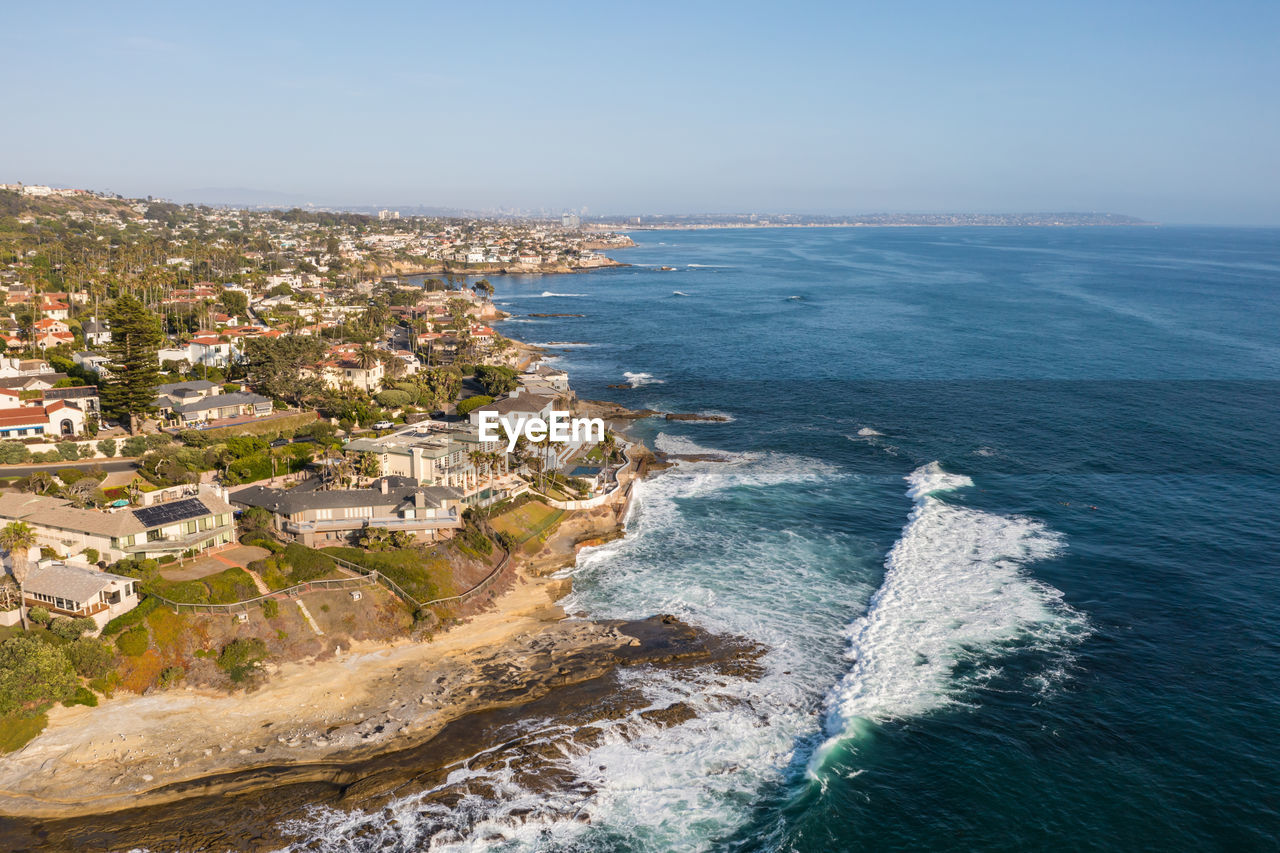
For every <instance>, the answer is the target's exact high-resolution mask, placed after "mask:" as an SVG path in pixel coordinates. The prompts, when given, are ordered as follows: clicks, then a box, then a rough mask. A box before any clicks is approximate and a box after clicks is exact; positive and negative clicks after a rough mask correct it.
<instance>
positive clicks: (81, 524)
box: [0, 484, 235, 562]
mask: <svg viewBox="0 0 1280 853" xmlns="http://www.w3.org/2000/svg"><path fill="white" fill-rule="evenodd" d="M193 490H194V493H193ZM167 491H169V490H167ZM153 494H154V493H153ZM11 521H25V522H26V523H27V524H29V525H30V526H31V528H32V530H33V531H34V532H35V535H36V544H38V545H43V546H46V547H49V548H52V549H53V550H54V551H56V552H58V553H63V554H79V553H81V552H83V551H84V550H85V549H87V548H92V549H94V550H95V551H97V552H98V554H99V556H100V557H101V558H102V559H104V560H106V561H108V562H115V561H116V560H119V559H122V558H124V557H140V558H145V557H156V558H159V557H163V556H165V555H174V556H177V555H180V554H185V553H198V552H200V551H206V550H208V549H210V548H214V547H217V546H219V545H225V544H227V543H229V542H231V541H233V540H234V539H235V523H234V521H233V519H232V509H231V506H230V505H229V504H228V503H227V502H226V501H225V500H224V499H223V493H222V490H221V489H219V488H218V487H217V486H211V485H208V484H201V485H200V486H199V487H186V490H185V491H184V492H180V493H178V494H177V495H176V496H175V497H174V498H173V499H172V500H167V501H163V502H160V503H153V504H151V505H149V506H143V507H136V508H133V509H120V510H115V511H102V510H95V509H79V508H77V507H75V506H72V504H71V502H70V501H68V500H64V499H63V498H52V497H47V496H43V495H32V494H27V493H25V492H10V493H7V494H3V495H0V527H2V526H4V525H5V524H8V523H9V522H11Z"/></svg>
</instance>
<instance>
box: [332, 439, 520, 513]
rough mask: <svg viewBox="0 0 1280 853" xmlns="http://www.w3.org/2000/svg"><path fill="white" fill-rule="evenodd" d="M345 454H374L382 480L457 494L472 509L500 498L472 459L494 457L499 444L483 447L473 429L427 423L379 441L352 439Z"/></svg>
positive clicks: (487, 472) (487, 443) (483, 442)
mask: <svg viewBox="0 0 1280 853" xmlns="http://www.w3.org/2000/svg"><path fill="white" fill-rule="evenodd" d="M345 449H346V450H348V451H352V452H356V453H371V454H373V455H374V456H375V457H377V459H378V463H379V470H380V471H381V472H382V474H383V475H386V476H397V477H407V478H410V479H412V480H415V481H416V482H417V483H419V484H420V485H424V486H447V487H449V488H453V489H458V490H459V491H460V492H461V493H462V494H463V495H464V497H465V500H466V502H467V503H468V504H476V503H479V504H485V503H488V502H490V501H491V500H492V499H493V497H494V495H495V493H496V492H495V490H494V489H493V483H492V480H493V478H492V477H489V476H486V475H487V474H489V473H490V472H489V471H487V470H486V471H485V472H484V473H482V472H481V470H480V469H478V468H477V467H476V464H475V462H474V461H473V460H472V458H471V453H472V452H473V451H480V452H481V453H493V452H496V451H498V450H499V443H498V442H496V441H481V440H480V430H479V428H478V427H476V426H475V425H473V424H466V423H463V424H457V423H443V422H441V421H423V422H421V423H417V424H414V425H412V426H409V427H406V428H404V429H401V430H398V431H396V432H393V433H391V434H389V435H384V436H382V437H380V438H358V439H354V440H352V441H349V442H347V444H346V446H345Z"/></svg>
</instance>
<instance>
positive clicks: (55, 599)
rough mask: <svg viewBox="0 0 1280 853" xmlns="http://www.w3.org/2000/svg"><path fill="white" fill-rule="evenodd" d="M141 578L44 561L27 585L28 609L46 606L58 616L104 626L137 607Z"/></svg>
mask: <svg viewBox="0 0 1280 853" xmlns="http://www.w3.org/2000/svg"><path fill="white" fill-rule="evenodd" d="M139 583H140V582H139V581H138V580H137V579H136V578H127V577H124V576H122V575H113V574H111V573H110V572H102V571H98V570H97V569H92V568H86V567H82V566H74V565H70V564H68V563H62V562H56V561H53V560H41V561H40V562H39V563H38V564H37V565H35V566H34V567H32V569H31V573H30V574H29V575H27V582H26V584H25V590H24V591H25V593H26V597H25V604H26V606H27V607H28V608H31V607H43V608H44V609H46V610H48V611H49V612H50V613H53V614H55V615H57V616H69V617H71V618H73V619H77V618H88V619H92V620H93V621H94V623H95V624H97V626H98V630H102V628H103V627H104V626H105V625H106V624H107V623H108V622H110V621H111V620H112V619H114V618H115V617H117V616H120V615H121V614H124V613H128V612H129V611H130V610H132V609H133V608H135V607H137V606H138V602H139V601H140V598H139V596H138V586H139Z"/></svg>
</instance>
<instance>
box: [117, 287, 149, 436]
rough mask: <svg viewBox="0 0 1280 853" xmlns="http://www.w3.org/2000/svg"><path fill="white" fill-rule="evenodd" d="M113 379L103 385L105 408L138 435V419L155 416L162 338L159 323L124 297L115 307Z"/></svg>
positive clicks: (134, 301)
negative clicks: (151, 413)
mask: <svg viewBox="0 0 1280 853" xmlns="http://www.w3.org/2000/svg"><path fill="white" fill-rule="evenodd" d="M108 317H109V318H110V321H111V343H110V344H108V345H107V346H108V352H109V353H110V356H111V361H110V362H109V363H108V367H109V369H110V373H111V375H110V377H109V378H107V379H104V380H103V382H102V408H103V411H105V412H107V413H108V414H109V415H111V416H112V417H114V418H116V419H118V420H120V421H125V420H126V419H127V423H128V425H129V432H130V433H134V432H136V431H137V427H138V423H139V418H140V417H141V416H145V415H146V414H148V413H150V412H154V411H155V409H156V407H155V402H156V387H157V386H158V385H159V384H160V361H159V359H158V358H157V355H156V353H157V352H158V351H159V349H160V344H161V342H162V341H163V335H162V334H161V331H160V322H159V319H158V318H157V317H156V316H155V315H154V314H152V313H151V312H150V311H148V310H147V308H146V306H144V305H143V304H142V303H141V302H139V301H138V300H137V298H136V297H134V296H131V295H129V294H125V295H123V296H121V297H120V298H118V299H117V300H116V301H115V304H114V305H112V307H111V310H110V312H109V313H108Z"/></svg>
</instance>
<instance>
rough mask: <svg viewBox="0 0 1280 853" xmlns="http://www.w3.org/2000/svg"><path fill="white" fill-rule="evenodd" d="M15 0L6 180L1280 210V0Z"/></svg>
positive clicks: (421, 194) (1250, 215)
mask: <svg viewBox="0 0 1280 853" xmlns="http://www.w3.org/2000/svg"><path fill="white" fill-rule="evenodd" d="M7 5H8V8H6V9H5V10H4V11H3V12H2V13H0V21H2V22H3V29H4V30H5V31H6V32H5V36H4V38H3V44H4V47H3V49H0V83H2V84H3V85H0V92H3V105H2V106H0V109H2V110H3V114H4V115H5V117H6V120H5V121H4V122H3V128H2V129H0V182H8V181H18V180H20V181H24V182H27V183H53V184H57V185H72V186H83V187H89V188H94V189H110V190H113V191H116V192H120V193H123V194H126V195H147V194H154V195H158V196H170V197H175V198H179V199H183V200H191V199H196V198H198V197H200V196H202V195H203V196H207V197H211V196H214V195H216V193H214V192H211V191H210V190H218V191H219V192H222V193H223V194H224V195H225V194H226V190H228V189H233V188H248V189H252V190H254V191H269V192H267V193H266V194H268V195H273V196H278V197H279V198H296V199H297V200H310V201H314V202H317V203H332V204H387V205H397V204H398V205H408V204H427V205H440V206H454V207H470V208H480V207H497V206H508V207H524V208H538V207H545V208H548V209H550V210H552V211H559V210H560V209H562V208H581V207H584V206H585V207H587V208H588V210H589V211H591V212H599V213H617V212H637V213H639V212H701V211H799V212H821V213H834V212H871V211H881V210H886V211H939V210H956V211H1027V210H1108V211H1113V212H1119V213H1130V214H1134V215H1137V216H1142V217H1146V218H1151V219H1158V220H1162V221H1165V222H1200V223H1239V224H1249V223H1252V224H1280V3H1277V2H1274V0H1272V2H1265V3H1263V2H1259V3H1244V2H1230V0H1227V2H1219V3H1213V4H1210V3H1200V2H1197V3H1191V2H1186V3H1184V2H1162V3H1123V2H1118V3H1114V2H1078V3H1053V4H1050V3H1039V2H1009V3H970V2H945V3H944V2H938V3H924V2H888V0H886V2H879V3H855V2H847V3H804V2H789V3H758V4H756V3H746V2H732V3H729V2H724V3H712V2H697V0H684V2H679V3H670V4H668V3H661V2H648V3H600V2H596V3H584V4H559V3H510V4H501V3H471V2H451V3H435V2H404V3H390V2H384V3H377V2H366V3H360V4H350V5H349V7H347V8H344V7H342V6H338V5H331V4H326V3H322V2H315V3H297V4H286V3H266V2H261V3H252V4H248V3H246V4H241V3H232V2H222V3H207V4H206V3H201V4H188V3H163V4H155V5H131V4H127V3H122V4H112V3H84V4H79V3H56V4H55V3H21V4H16V3H10V4H7ZM232 194H235V193H232ZM258 194H262V192H259V193H258Z"/></svg>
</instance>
